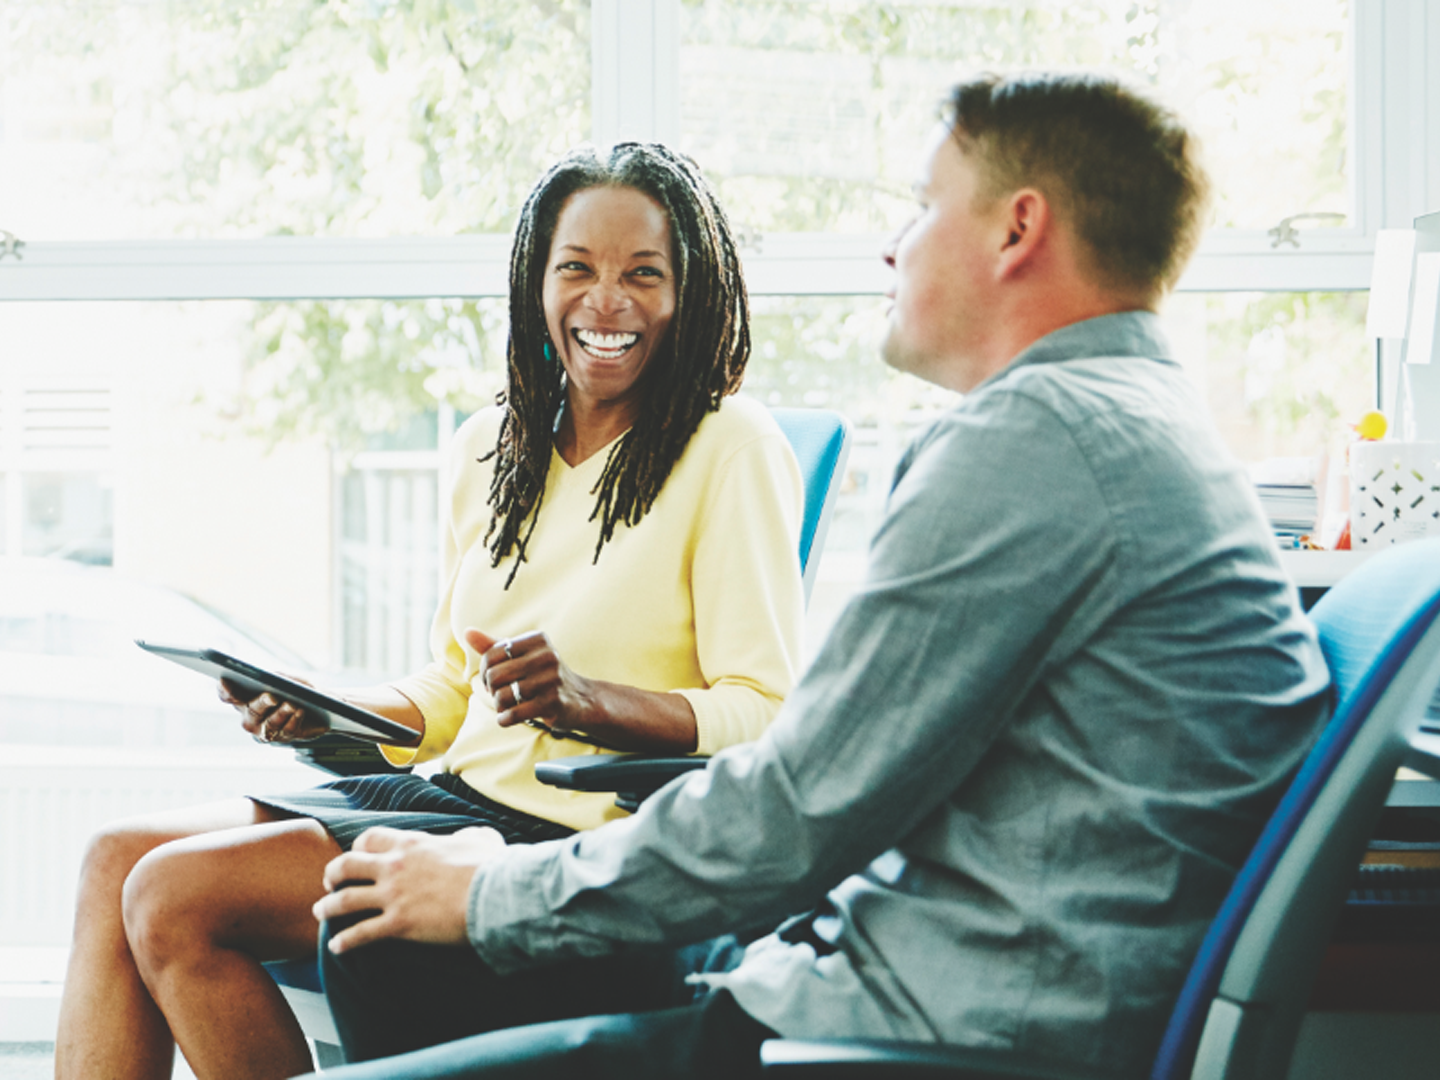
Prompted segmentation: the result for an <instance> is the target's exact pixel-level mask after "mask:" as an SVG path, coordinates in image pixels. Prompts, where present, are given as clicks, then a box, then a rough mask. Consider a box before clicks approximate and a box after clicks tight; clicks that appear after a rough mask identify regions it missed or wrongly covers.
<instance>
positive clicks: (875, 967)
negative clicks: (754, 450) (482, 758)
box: [316, 76, 1327, 1078]
mask: <svg viewBox="0 0 1440 1080" xmlns="http://www.w3.org/2000/svg"><path fill="white" fill-rule="evenodd" d="M1194 153H1195V151H1194V146H1193V141H1192V140H1191V138H1190V137H1189V136H1188V135H1187V133H1186V132H1185V131H1184V130H1183V128H1182V127H1180V126H1179V124H1178V123H1177V122H1175V121H1174V119H1173V118H1172V117H1170V116H1169V115H1168V114H1166V113H1164V112H1163V111H1161V110H1159V109H1157V108H1156V107H1155V106H1153V105H1151V104H1150V103H1148V102H1146V101H1145V100H1144V99H1142V98H1140V97H1139V96H1137V95H1136V94H1134V93H1133V92H1131V91H1129V90H1126V89H1124V88H1122V87H1121V86H1119V85H1118V84H1115V83H1112V82H1108V81H1103V80H1093V79H1085V78H1078V77H1054V76H1029V77H1017V78H1011V79H999V78H993V77H986V78H981V79H977V80H974V81H972V82H968V83H965V84H962V85H961V86H958V87H956V88H955V90H954V91H953V92H952V94H951V97H950V100H949V103H948V110H947V113H946V116H945V122H944V123H943V124H942V125H941V126H940V127H939V128H938V129H937V130H936V132H935V134H934V135H933V137H932V138H931V140H930V143H929V145H928V147H927V151H926V156H925V161H924V165H923V166H922V169H921V173H920V178H919V181H918V183H917V185H916V198H917V201H918V203H919V210H918V212H917V214H916V216H915V218H914V220H912V221H911V222H910V223H909V224H908V225H907V226H905V228H903V229H902V230H901V231H900V233H899V235H898V236H897V237H896V238H895V240H894V241H893V242H892V244H891V245H890V247H889V249H888V251H887V252H886V261H887V263H889V264H890V265H891V266H892V267H893V268H894V271H895V286H894V290H893V298H894V306H893V308H892V310H891V312H890V318H889V329H888V333H887V336H886V340H885V344H884V353H885V358H886V360H887V361H888V362H889V363H891V364H893V365H894V366H896V367H898V368H900V369H902V370H906V371H910V372H913V373H914V374H916V375H918V376H920V377H921V378H924V379H927V380H929V381H931V382H934V383H937V384H939V385H941V386H945V387H948V388H950V389H953V390H957V391H960V392H961V393H963V394H965V395H966V396H965V397H964V399H963V401H962V402H961V403H960V404H959V405H958V406H957V407H956V408H955V409H954V410H952V411H951V412H950V413H949V414H948V415H946V416H945V417H943V418H942V419H941V420H940V421H939V422H938V423H937V424H935V426H934V427H933V428H931V429H930V430H929V431H928V432H927V433H925V434H924V435H922V436H921V437H920V438H919V439H918V440H917V441H916V443H915V444H914V446H912V447H911V448H910V450H909V452H908V453H907V455H906V457H905V459H904V460H903V461H902V463H901V465H900V467H899V469H898V470H897V474H896V477H895V481H894V486H893V489H892V491H891V493H890V499H889V504H888V508H887V514H886V518H885V521H884V523H883V524H882V525H881V527H880V529H879V531H878V532H877V534H876V536H875V539H874V543H873V546H872V550H871V554H870V562H869V567H868V571H867V575H866V580H865V583H864V585H863V586H862V587H861V589H860V591H859V593H858V594H857V595H856V597H855V598H854V600H853V601H852V602H851V604H850V605H849V607H848V608H847V609H846V610H845V612H844V613H843V614H842V615H841V617H840V619H839V621H838V622H837V624H836V626H835V628H834V630H833V631H832V633H831V636H830V638H829V640H828V641H827V642H826V644H825V646H824V648H823V649H822V651H821V652H820V655H819V656H818V657H817V659H816V661H815V663H814V665H813V667H812V669H811V670H810V671H809V672H808V673H807V675H806V677H805V679H804V680H803V682H802V683H801V685H800V686H799V687H798V688H797V689H796V690H795V691H794V693H793V694H792V696H791V697H790V699H789V701H787V703H786V705H785V707H784V709H783V711H782V713H781V715H780V717H779V718H778V719H777V720H776V721H775V722H774V724H773V725H772V726H771V728H770V729H769V731H768V732H767V733H766V734H765V736H764V737H763V738H761V739H760V740H759V741H758V742H757V743H754V744H751V745H748V746H743V747H737V748H734V749H732V750H730V751H727V752H725V753H723V754H721V755H719V756H718V757H716V758H715V759H714V760H713V761H712V762H711V763H710V765H709V767H708V769H706V770H705V771H704V772H702V773H697V774H694V775H692V776H691V777H689V778H687V779H685V780H683V781H680V782H677V783H675V784H672V785H670V786H669V787H667V788H665V789H664V790H663V791H661V792H660V793H659V794H658V795H656V796H655V797H654V798H653V799H652V800H651V801H650V802H649V803H647V804H646V805H645V806H644V807H643V808H642V809H641V811H640V812H639V813H638V814H636V815H635V817H634V818H633V819H631V820H629V821H625V822H619V823H615V824H612V825H608V826H606V827H605V828H602V829H600V830H598V831H596V832H593V833H590V834H582V835H579V836H576V837H574V838H573V839H570V840H565V841H561V842H557V843H553V844H545V845H538V846H534V847H530V848H526V849H523V850H521V849H515V850H502V849H501V845H499V844H498V842H495V841H493V839H492V838H487V837H485V836H483V835H475V836H462V837H457V838H449V839H442V838H416V837H401V836H398V835H394V834H386V833H378V834H374V835H370V836H367V837H365V838H363V842H362V843H360V844H358V845H357V848H356V850H355V851H354V852H352V853H351V854H348V855H345V856H342V857H341V858H339V859H337V860H336V861H335V862H334V863H332V864H331V866H330V868H329V870H328V872H327V875H326V876H327V882H328V883H329V884H330V885H331V886H332V887H335V886H338V885H340V884H341V883H344V882H348V881H361V880H363V881H369V882H374V884H373V885H360V886H357V887H354V888H348V889H343V890H340V891H337V892H334V893H332V894H330V895H329V896H327V897H326V898H325V899H324V900H323V901H321V903H320V904H319V905H317V909H316V910H317V913H318V914H319V915H320V916H322V917H325V918H330V919H337V920H338V919H339V918H340V917H341V916H346V917H347V921H339V922H337V923H336V924H334V926H333V927H332V930H336V929H338V928H339V927H340V926H349V928H348V929H344V930H340V931H339V932H338V933H337V934H336V936H334V937H333V939H331V940H330V946H331V950H332V954H331V955H329V956H327V957H326V962H327V967H326V977H327V986H328V987H329V988H330V990H331V999H332V1004H333V1005H334V1006H335V1009H336V1014H337V1021H338V1022H339V1024H340V1026H341V1030H342V1032H344V1033H345V1034H346V1041H347V1046H348V1048H349V1049H350V1050H352V1051H355V1052H358V1053H359V1054H361V1055H364V1056H370V1055H375V1054H381V1053H387V1052H391V1051H393V1050H395V1049H399V1048H401V1047H404V1046H407V1045H410V1046H414V1045H424V1044H425V1043H426V1042H429V1041H434V1040H435V1039H437V1038H452V1037H455V1036H458V1035H462V1034H465V1033H467V1032H479V1031H495V1033H494V1034H490V1035H482V1036H480V1037H478V1038H473V1039H467V1040H465V1041H462V1042H457V1043H452V1044H450V1045H447V1046H442V1047H438V1048H436V1049H433V1050H428V1051H422V1052H421V1053H418V1054H411V1055H407V1056H405V1057H403V1058H394V1059H389V1060H384V1061H378V1062H375V1063H373V1064H371V1065H368V1066H360V1067H358V1068H357V1069H356V1070H355V1071H354V1072H353V1073H349V1072H346V1071H341V1072H340V1073H337V1074H336V1075H337V1076H340V1077H346V1076H353V1077H356V1078H359V1077H372V1076H375V1077H378V1076H407V1077H415V1076H468V1075H477V1076H478V1075H484V1076H500V1075H504V1076H510V1075H536V1076H563V1075H571V1074H572V1073H573V1074H575V1075H580V1074H582V1073H583V1074H584V1075H612V1072H613V1074H614V1075H619V1074H620V1073H621V1072H622V1071H623V1072H624V1073H625V1074H626V1075H633V1076H686V1075H707V1076H736V1075H745V1074H746V1073H747V1072H752V1071H754V1070H755V1068H756V1064H755V1062H756V1055H757V1052H758V1046H759V1043H760V1041H762V1040H763V1039H764V1038H766V1037H768V1036H769V1035H770V1033H772V1032H779V1033H781V1034H783V1035H787V1036H814V1037H825V1036H861V1037H866V1036H869V1037H881V1038H899V1039H911V1040H925V1041H939V1042H947V1043H957V1044H966V1045H973V1046H980V1047H991V1048H1001V1049H1013V1050H1015V1051H1016V1052H1019V1053H1025V1054H1028V1055H1031V1056H1032V1057H1040V1058H1047V1059H1054V1060H1056V1061H1064V1062H1067V1063H1073V1064H1090V1065H1094V1066H1097V1067H1102V1068H1106V1069H1110V1070H1112V1071H1113V1072H1114V1073H1116V1074H1118V1075H1130V1074H1139V1073H1141V1072H1143V1071H1144V1069H1145V1068H1146V1066H1147V1065H1148V1063H1149V1060H1150V1057H1151V1056H1152V1055H1153V1053H1154V1050H1155V1047H1156V1046H1157V1045H1158V1041H1159V1038H1160V1034H1161V1030H1162V1028H1163V1024H1164V1021H1165V1017H1166V1015H1167V1013H1168V1011H1169V1008H1170V1006H1171V1003H1172V1001H1173V999H1174V997H1175V995H1176V993H1177V992H1178V989H1179V986H1180V983H1181V981H1182V979H1183V976H1184V972H1185V969H1186V967H1187V966H1188V964H1189V961H1190V959H1191V956H1192V954H1193V953H1194V951H1195V949H1196V947H1197V946H1198V944H1199V941H1200V938H1201V936H1202V934H1203V932H1204V929H1205V927H1206V925H1207V924H1208V922H1209V920H1210V918H1211V917H1212V915H1213V914H1214V912H1215V910H1216V909H1217V907H1218V905H1219V903H1220V900H1221V898H1222V896H1223V895H1224V892H1225V890H1226V888H1227V887H1228V885H1229V882H1230V880H1231V877H1232V876H1233V874H1234V872H1235V870H1236V868H1237V867H1238V866H1239V864H1240V862H1241V861H1242V860H1243V858H1244V856H1245V854H1246V852H1247V850H1248V849H1249V847H1250V845H1251V843H1252V842H1253V840H1254V839H1255V837H1256V835H1257V834H1258V830H1259V828H1260V825H1261V823H1262V822H1263V820H1264V817H1265V815H1266V814H1267V813H1268V811H1269V810H1270V808H1271V807H1272V805H1273V803H1274V801H1275V799H1276V798H1277V797H1278V794H1279V791H1280V789H1281V787H1282V786H1283V784H1284V783H1285V781H1286V780H1287V779H1288V777H1289V776H1290V775H1291V773H1292V772H1293V770H1294V768H1295V767H1296V765H1297V764H1298V762H1299V760H1300V758H1301V757H1302V756H1303V754H1304V751H1305V749H1306V747H1307V746H1308V745H1309V743H1310V741H1311V739H1312V736H1313V735H1314V734H1315V732H1316V731H1317V729H1318V726H1319V725H1320V724H1321V723H1322V722H1323V720H1324V718H1325V713H1326V704H1325V702H1326V695H1325V691H1326V687H1327V675H1326V671H1325V666H1324V662H1323V660H1322V658H1321V656H1320V653H1319V649H1318V646H1317V644H1316V641H1315V637H1314V634H1313V631H1312V630H1311V628H1310V626H1309V624H1308V622H1307V621H1306V620H1305V619H1304V618H1303V617H1302V616H1301V614H1300V613H1299V611H1298V609H1297V607H1296V603H1295V595H1294V590H1293V588H1292V587H1291V586H1290V585H1289V584H1288V583H1287V581H1286V579H1285V577H1284V575H1283V573H1282V572H1281V570H1280V568H1279V566H1278V562H1277V560H1276V557H1275V554H1274V544H1273V541H1272V540H1271V538H1270V537H1269V535H1268V532H1267V529H1266V526H1265V523H1264V521H1263V520H1262V518H1261V516H1260V514H1259V511H1258V509H1257V505H1256V502H1255V499H1254V497H1253V495H1252V493H1251V492H1250V490H1249V486H1248V484H1247V481H1246V479H1245V476H1244V474H1243V471H1242V470H1241V469H1240V468H1239V466H1238V465H1237V464H1236V463H1235V462H1234V461H1233V460H1231V458H1230V457H1229V455H1228V454H1226V453H1225V451H1224V450H1223V449H1222V448H1221V446H1220V443H1219V440H1218V438H1217V436H1216V434H1215V432H1214V431H1213V429H1212V428H1211V426H1210V424H1209V422H1208V421H1207V420H1206V418H1205V417H1204V410H1203V408H1202V407H1201V406H1200V405H1199V404H1198V403H1197V402H1196V400H1195V399H1194V396H1193V395H1192V393H1191V390H1190V388H1189V386H1188V385H1187V382H1186V379H1185V377H1184V376H1183V374H1182V373H1181V372H1180V370H1179V368H1178V367H1177V366H1176V365H1175V363H1174V362H1173V361H1172V360H1171V359H1170V350H1169V348H1168V346H1167V345H1166V344H1165V342H1164V340H1163V338H1162V337H1161V335H1160V332H1159V329H1158V326H1157V320H1156V318H1155V316H1154V314H1153V310H1154V308H1155V306H1156V305H1157V304H1158V302H1159V301H1160V299H1161V298H1162V297H1163V295H1164V294H1165V293H1166V292H1167V291H1168V289H1169V288H1170V287H1172V286H1173V284H1174V282H1175V281H1176V279H1177V278H1178V277H1179V275H1180V272H1181V270H1182V269H1183V267H1184V264H1185V261H1186V259H1187V258H1188V256H1189V254H1190V253H1191V251H1192V250H1193V247H1194V244H1195V242H1196V238H1197V236H1198V233H1199V230H1200V226H1201V215H1202V212H1203V208H1204V204H1205V195H1206V182H1205V179H1204V176H1203V173H1202V172H1201V171H1200V169H1199V167H1198V165H1197V164H1196V162H1195V157H1194ZM796 912H805V913H806V914H804V915H801V916H799V917H795V918H790V919H789V920H788V921H784V922H783V925H782V921H783V920H786V917H787V916H792V915H794V913H796ZM357 913H363V914H359V921H358V922H355V923H354V925H351V922H350V920H353V919H355V918H356V917H357ZM776 926H780V929H779V930H778V931H777V932H775V933H771V934H769V935H767V936H763V937H760V938H759V939H758V940H753V941H752V942H751V943H750V944H749V945H748V947H742V946H741V945H740V944H739V943H738V942H737V941H736V940H735V939H716V940H710V941H708V942H707V944H705V945H703V946H697V947H693V948H691V949H689V950H677V949H676V948H675V947H676V946H679V945H684V944H686V943H692V942H702V941H706V940H707V939H714V936H715V935H717V934H727V933H728V934H741V935H742V937H753V935H747V934H746V933H745V932H746V931H749V930H752V929H753V928H757V927H776ZM467 937H468V941H469V945H470V948H469V949H454V948H445V949H435V948H434V947H433V946H424V945H410V944H408V943H404V942H399V941H394V940H384V941H379V940H378V939H382V938H383V939H406V938H408V939H412V940H413V941H419V942H440V943H461V942H463V941H465V939H466V938H467ZM377 941H378V943H377V944H368V943H371V942H377ZM360 945H364V946H365V947H362V948H356V946H360ZM334 950H339V951H338V953H337V952H334ZM442 972H443V973H444V974H442ZM687 975H688V976H689V978H688V981H687V979H686V976H687ZM427 979H429V980H431V984H430V985H429V986H427V984H426V980H427ZM415 1002H419V1004H418V1005H416V1004H414V1003H415ZM407 1003H410V1004H407ZM568 1018H575V1019H568ZM561 1019H564V1020H565V1022H563V1023H552V1024H547V1025H544V1026H538V1027H533V1026H520V1025H527V1024H535V1023H537V1022H539V1021H544V1020H561ZM501 1028H504V1029H509V1030H504V1031H497V1030H496V1029H501Z"/></svg>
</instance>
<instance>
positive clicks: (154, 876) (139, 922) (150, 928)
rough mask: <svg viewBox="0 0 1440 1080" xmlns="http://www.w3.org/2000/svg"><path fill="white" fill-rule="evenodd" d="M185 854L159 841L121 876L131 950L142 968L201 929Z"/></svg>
mask: <svg viewBox="0 0 1440 1080" xmlns="http://www.w3.org/2000/svg"><path fill="white" fill-rule="evenodd" d="M186 861H187V860H186V859H185V858H184V857H183V856H176V855H175V854H174V853H173V852H171V851H169V850H167V845H166V844H160V845H158V846H156V847H154V848H152V849H151V850H150V851H148V852H146V853H145V854H144V855H142V856H141V857H140V858H139V859H138V860H136V862H135V864H134V865H133V866H132V867H131V870H130V873H129V874H127V875H126V877H125V884H124V886H123V889H122V891H121V900H120V911H121V917H122V919H123V920H124V925H125V937H126V938H127V939H128V940H129V942H130V951H131V953H132V954H133V955H134V957H135V960H136V962H137V963H138V964H140V966H141V968H142V970H144V969H146V968H158V967H163V966H164V965H165V964H166V963H167V962H169V961H170V960H171V959H173V957H174V955H175V954H176V952H177V950H178V949H180V948H182V947H184V946H185V945H187V944H193V943H194V941H195V939H196V932H197V930H198V929H199V926H198V925H197V924H198V920H197V919H196V916H197V915H198V914H199V913H200V910H201V909H199V908H198V907H197V906H196V905H195V903H194V900H195V899H196V898H195V897H194V896H193V895H187V894H191V893H193V889H192V887H191V883H190V882H189V881H188V880H187V879H188V878H189V871H188V868H187V867H186Z"/></svg>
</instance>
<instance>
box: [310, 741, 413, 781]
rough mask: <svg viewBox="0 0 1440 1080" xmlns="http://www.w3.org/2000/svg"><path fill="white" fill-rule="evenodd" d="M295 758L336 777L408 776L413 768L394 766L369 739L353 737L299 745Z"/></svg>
mask: <svg viewBox="0 0 1440 1080" xmlns="http://www.w3.org/2000/svg"><path fill="white" fill-rule="evenodd" d="M292 749H293V750H294V751H295V759H296V760H297V761H299V762H300V763H301V764H303V765H309V766H310V767H311V768H312V769H319V770H320V771H321V772H328V773H332V774H333V775H335V776H370V775H372V774H374V773H407V772H409V771H410V768H409V766H399V765H392V764H390V762H389V761H388V760H386V758H385V755H384V754H382V753H381V752H380V748H379V747H378V746H376V745H375V744H374V743H372V742H368V741H366V740H365V739H353V738H351V737H350V736H349V735H336V734H330V735H321V736H320V737H319V738H318V739H310V740H309V741H308V742H301V743H295V744H294V745H293V747H292Z"/></svg>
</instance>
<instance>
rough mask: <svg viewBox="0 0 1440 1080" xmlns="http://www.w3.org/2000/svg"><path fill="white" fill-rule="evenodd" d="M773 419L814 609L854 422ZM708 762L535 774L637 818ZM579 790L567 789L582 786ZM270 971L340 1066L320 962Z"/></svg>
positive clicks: (328, 742)
mask: <svg viewBox="0 0 1440 1080" xmlns="http://www.w3.org/2000/svg"><path fill="white" fill-rule="evenodd" d="M771 415H773V416H774V417H775V420H776V422H777V423H778V424H779V425H780V430H781V431H783V432H784V433H785V437H786V439H788V440H789V442H790V446H791V448H792V449H793V450H794V451H795V458H796V460H797V461H798V462H799V464H800V476H801V479H802V480H803V481H804V484H805V516H804V520H803V521H802V522H801V528H800V569H801V573H802V576H803V581H804V585H805V599H806V600H807V601H808V600H809V599H810V593H811V590H812V589H813V588H814V584H815V575H816V571H817V570H818V568H819V564H820V560H819V559H818V558H812V556H813V555H817V554H818V553H819V551H820V550H821V549H822V548H823V547H824V544H825V533H826V530H828V529H829V527H830V518H831V515H832V514H833V513H834V511H835V498H836V496H837V495H838V494H839V491H840V483H841V480H842V479H843V478H844V475H845V461H846V459H847V458H848V457H849V455H850V422H849V421H848V420H847V419H845V417H843V416H842V415H840V414H839V413H837V412H831V411H829V410H827V409H772V410H771ZM295 755H296V757H298V758H299V759H300V760H301V761H303V762H305V763H306V764H307V765H311V766H314V767H315V768H318V769H323V770H324V771H326V772H331V773H335V774H337V775H340V776H355V775H364V774H368V773H376V772H384V771H402V770H396V769H395V767H394V766H392V765H391V764H390V763H389V762H388V761H386V760H385V758H384V757H383V755H381V754H380V753H379V751H377V750H376V749H375V747H374V746H372V745H370V744H368V743H362V742H358V741H356V740H354V739H349V738H345V737H344V736H338V737H336V736H327V737H325V738H323V739H317V740H314V741H313V742H311V743H309V744H307V745H305V746H297V747H296V748H295ZM705 761H706V759H705V758H699V757H687V758H646V757H644V756H643V755H640V754H617V755H594V754H590V755H586V756H583V757H578V758H561V759H559V760H557V761H553V762H546V763H542V764H541V765H540V766H539V767H537V768H536V777H537V778H539V779H542V780H543V779H544V775H543V773H542V770H547V769H552V767H553V771H554V774H555V775H558V776H561V777H562V778H564V777H566V776H569V775H571V774H578V775H580V776H582V779H581V780H580V781H579V782H578V783H588V784H590V785H592V786H591V787H589V788H586V789H585V790H593V791H616V792H619V794H618V795H617V797H616V800H615V801H616V803H617V805H619V806H621V807H623V808H625V809H628V810H634V809H635V807H636V806H638V805H639V803H640V801H641V800H643V799H644V798H645V797H646V796H647V795H648V794H650V793H651V792H653V791H655V790H656V789H658V788H659V787H660V786H661V785H663V784H664V783H665V782H666V781H668V780H670V779H671V778H673V777H674V776H676V775H678V774H679V773H681V772H684V771H687V770H689V769H694V768H698V767H700V766H703V765H704V764H705ZM566 763H569V765H568V766H567V764H566ZM578 783H573V782H572V783H570V784H568V785H562V786H578ZM266 967H267V969H268V970H269V971H270V974H271V976H272V977H273V978H274V979H275V982H276V983H277V984H278V985H279V987H280V991H281V993H283V994H284V995H285V999H286V1001H288V1002H289V1003H290V1007H291V1009H292V1010H293V1011H294V1013H295V1016H296V1018H297V1019H298V1020H299V1021H300V1027H301V1029H302V1030H303V1031H304V1032H305V1034H306V1035H307V1036H309V1037H310V1039H311V1040H313V1041H314V1043H315V1056H316V1059H317V1061H318V1063H319V1065H320V1067H321V1068H325V1067H327V1066H330V1065H339V1064H341V1063H342V1060H343V1059H342V1058H341V1056H340V1049H339V1041H340V1039H339V1036H338V1035H337V1034H336V1032H335V1024H334V1021H333V1020H332V1019H331V1017H330V1008H329V1006H328V1005H327V1004H326V1003H325V995H324V992H323V991H322V990H321V987H320V970H319V966H318V965H317V964H316V963H315V961H314V960H308V959H307V960H282V961H276V962H274V963H271V964H267V965H266Z"/></svg>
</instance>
